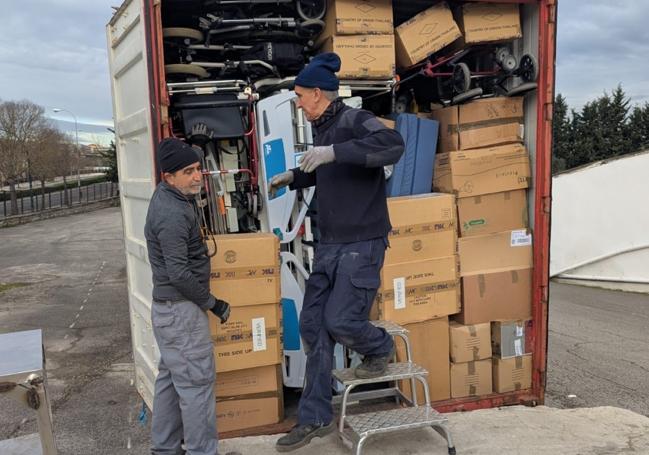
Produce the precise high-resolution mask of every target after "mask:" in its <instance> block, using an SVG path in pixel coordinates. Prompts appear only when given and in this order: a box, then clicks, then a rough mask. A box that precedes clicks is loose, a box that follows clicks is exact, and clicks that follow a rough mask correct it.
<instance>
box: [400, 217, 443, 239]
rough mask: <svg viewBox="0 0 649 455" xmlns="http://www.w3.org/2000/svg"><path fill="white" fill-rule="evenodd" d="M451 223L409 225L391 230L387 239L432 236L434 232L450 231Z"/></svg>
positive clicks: (437, 222) (438, 222) (436, 222)
mask: <svg viewBox="0 0 649 455" xmlns="http://www.w3.org/2000/svg"><path fill="white" fill-rule="evenodd" d="M454 225H455V223H454V222H453V221H435V222H433V223H423V224H409V225H407V226H399V227H396V228H392V230H391V231H390V233H389V234H388V237H408V236H412V235H420V234H433V233H435V232H444V231H451V230H453V228H454Z"/></svg>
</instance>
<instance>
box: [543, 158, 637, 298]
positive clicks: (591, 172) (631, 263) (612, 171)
mask: <svg viewBox="0 0 649 455" xmlns="http://www.w3.org/2000/svg"><path fill="white" fill-rule="evenodd" d="M648 198H649V151H645V152H642V153H637V154H634V155H628V156H625V157H622V158H618V159H615V160H610V161H603V162H598V163H595V164H592V165H590V166H586V167H584V168H580V169H577V170H574V171H570V172H566V173H563V174H559V175H557V176H555V177H554V178H553V179H552V237H551V243H550V275H551V276H552V277H560V278H574V279H578V280H589V281H590V282H591V284H592V283H601V284H602V285H603V286H604V287H611V288H614V289H626V290H636V291H642V292H649V203H648V201H647V199H648ZM584 284H589V283H584Z"/></svg>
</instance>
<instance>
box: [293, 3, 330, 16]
mask: <svg viewBox="0 0 649 455" xmlns="http://www.w3.org/2000/svg"><path fill="white" fill-rule="evenodd" d="M296 3H297V13H298V14H299V15H300V17H301V18H302V19H304V20H305V21H306V20H311V19H322V18H323V17H324V16H325V13H326V12H327V2H326V1H324V0H297V2H296ZM303 4H313V8H312V9H309V7H308V6H307V5H304V6H303ZM318 4H319V6H320V9H319V10H315V5H318ZM309 6H311V5H309ZM313 10H315V11H316V12H317V13H316V14H314V11H313Z"/></svg>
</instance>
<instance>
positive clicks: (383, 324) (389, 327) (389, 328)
mask: <svg viewBox="0 0 649 455" xmlns="http://www.w3.org/2000/svg"><path fill="white" fill-rule="evenodd" d="M370 323H371V324H372V325H373V326H374V327H379V328H381V329H385V331H386V332H388V334H390V335H397V334H404V335H407V334H408V333H409V331H408V329H406V328H405V327H402V326H400V325H399V324H397V323H394V322H392V321H370Z"/></svg>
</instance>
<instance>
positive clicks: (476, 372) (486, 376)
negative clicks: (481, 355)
mask: <svg viewBox="0 0 649 455" xmlns="http://www.w3.org/2000/svg"><path fill="white" fill-rule="evenodd" d="M491 373H492V367H491V359H486V360H478V361H477V362H464V363H451V398H462V397H476V396H481V395H488V394H490V393H492V392H493V384H492V377H491Z"/></svg>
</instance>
